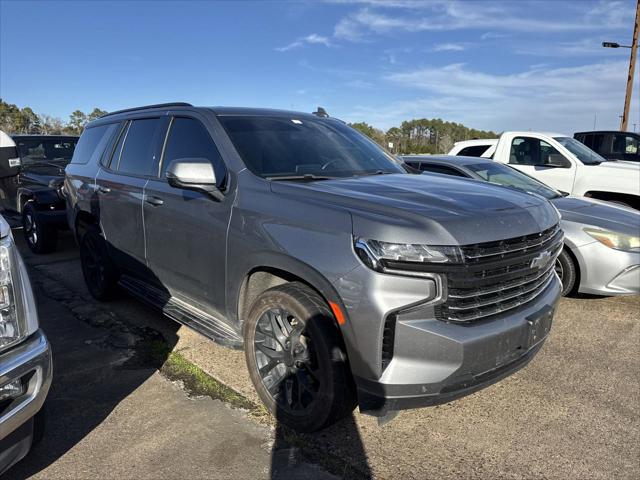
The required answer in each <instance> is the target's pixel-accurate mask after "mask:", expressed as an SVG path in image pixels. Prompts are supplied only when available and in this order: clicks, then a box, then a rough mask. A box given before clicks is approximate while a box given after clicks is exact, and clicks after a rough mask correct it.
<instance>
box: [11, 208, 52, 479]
mask: <svg viewBox="0 0 640 480" xmlns="http://www.w3.org/2000/svg"><path fill="white" fill-rule="evenodd" d="M51 374H52V369H51V348H50V346H49V343H48V341H47V338H46V337H45V335H44V333H42V330H40V329H39V327H38V312H37V310H36V302H35V299H34V296H33V291H32V290H31V283H30V282H29V276H28V274H27V270H26V268H25V265H24V262H23V261H22V258H21V257H20V253H19V252H18V249H17V248H16V246H15V244H14V242H13V236H12V234H11V229H10V228H9V225H8V223H7V222H6V221H5V220H4V218H2V217H1V216H0V475H1V474H2V473H4V472H5V471H6V470H7V469H8V468H10V467H11V466H12V465H14V464H15V463H16V462H18V461H20V460H21V459H22V458H23V457H24V456H25V455H26V454H27V452H28V451H29V449H30V448H31V445H32V444H33V443H35V442H37V441H38V440H40V438H41V437H42V434H43V416H42V412H41V408H42V404H43V403H44V400H45V397H46V396H47V392H48V391H49V386H50V385H51Z"/></svg>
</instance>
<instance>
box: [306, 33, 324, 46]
mask: <svg viewBox="0 0 640 480" xmlns="http://www.w3.org/2000/svg"><path fill="white" fill-rule="evenodd" d="M302 40H303V41H305V42H307V43H311V44H316V45H317V44H320V45H324V46H325V47H330V46H331V43H330V42H329V39H328V38H327V37H323V36H322V35H318V34H317V33H312V34H310V35H307V36H306V37H304V38H303V39H302Z"/></svg>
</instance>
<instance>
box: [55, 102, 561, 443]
mask: <svg viewBox="0 0 640 480" xmlns="http://www.w3.org/2000/svg"><path fill="white" fill-rule="evenodd" d="M65 190H66V198H67V203H68V205H67V207H68V209H67V215H68V221H69V225H70V227H71V228H72V230H73V231H74V232H75V235H76V238H77V241H78V243H79V245H80V255H81V262H82V269H83V273H84V277H85V280H86V283H87V286H88V289H89V291H90V292H91V294H92V295H93V296H94V297H96V298H97V299H100V300H102V299H107V298H109V297H110V296H112V295H113V293H114V291H115V289H116V286H117V285H119V286H121V287H124V288H125V289H127V290H128V291H130V292H132V293H133V294H134V295H136V296H138V297H140V298H141V299H144V300H145V301H147V302H150V303H151V304H153V305H155V306H157V307H159V308H160V309H162V311H163V312H164V313H165V314H166V315H168V316H169V317H171V318H173V319H175V320H177V321H178V322H181V323H183V324H185V325H188V326H189V327H192V328H194V329H195V330H197V331H199V332H201V333H202V334H204V335H206V336H208V337H210V338H212V339H214V340H216V341H218V342H220V343H223V344H225V345H228V346H231V347H236V348H244V351H245V355H246V361H247V366H248V369H249V373H250V376H251V380H252V381H253V383H254V385H255V388H256V390H257V392H258V394H259V395H260V397H261V399H262V400H263V401H264V403H265V405H266V406H267V408H268V409H269V410H270V411H271V412H272V413H273V414H274V415H275V416H276V417H277V419H278V420H279V421H281V422H282V423H284V424H286V425H288V426H290V427H293V428H294V429H297V430H301V431H314V430H318V429H321V428H323V427H325V426H328V425H330V424H332V423H333V422H335V421H337V420H338V419H340V418H341V417H344V416H346V415H349V414H350V413H351V412H352V410H353V408H354V407H355V406H356V405H359V407H360V409H361V411H363V412H368V413H371V414H373V415H377V416H387V415H391V414H393V412H395V411H397V410H401V409H405V408H414V407H420V406H426V405H434V404H439V403H443V402H447V401H449V400H452V399H454V398H457V397H460V396H463V395H466V394H469V393H471V392H474V391H476V390H478V389H481V388H483V387H485V386H487V385H489V384H491V383H493V382H496V381H498V380H500V379H501V378H503V377H505V376H507V375H509V374H511V373H513V372H514V371H516V370H518V369H519V368H520V367H522V366H524V365H525V364H526V363H527V362H528V361H529V360H530V359H531V358H532V357H533V356H534V355H535V354H536V352H537V351H538V350H539V349H540V347H541V346H542V343H543V341H544V339H545V338H546V336H547V334H548V332H549V329H550V327H551V322H552V317H553V313H554V309H555V306H556V302H557V301H558V298H559V295H560V284H559V281H558V278H557V276H556V274H555V273H554V269H553V266H554V261H555V258H556V256H557V255H558V253H559V252H560V250H561V249H562V238H563V233H562V231H561V230H560V229H559V227H558V221H559V216H558V213H557V211H556V210H555V209H554V208H553V207H552V206H551V205H550V204H549V203H548V202H547V201H546V200H545V199H543V198H541V197H537V196H533V195H527V194H524V193H521V192H517V191H513V190H510V189H507V188H504V187H500V186H495V185H490V184H482V183H479V182H475V181H473V180H462V179H455V178H445V177H442V178H435V177H426V176H421V175H409V174H407V171H406V170H404V169H403V167H402V166H401V165H400V164H399V163H398V162H397V161H396V159H394V158H393V157H391V156H390V155H388V154H387V153H386V152H385V151H383V150H382V149H380V148H379V147H378V146H377V145H375V144H374V143H373V142H371V141H370V140H368V139H367V138H366V137H364V136H362V135H360V134H359V133H358V132H356V131H355V130H353V129H351V128H350V127H348V126H347V125H345V124H344V123H343V122H341V121H339V120H337V119H333V118H321V117H319V116H314V115H311V114H304V113H299V112H287V111H275V110H261V109H247V108H204V107H192V106H191V105H188V104H182V103H180V104H164V105H155V106H150V107H142V108H136V109H130V110H125V111H120V112H115V113H111V114H108V115H106V116H103V117H101V118H99V119H98V120H95V121H93V122H91V123H90V124H89V125H88V126H87V128H86V129H85V131H84V133H83V134H82V136H81V138H80V141H79V143H78V146H77V148H76V150H75V153H74V156H73V159H72V161H71V163H70V164H69V165H68V166H67V168H66V180H65ZM387 418H388V417H387Z"/></svg>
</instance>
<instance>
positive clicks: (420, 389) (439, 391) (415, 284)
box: [343, 275, 561, 415]
mask: <svg viewBox="0 0 640 480" xmlns="http://www.w3.org/2000/svg"><path fill="white" fill-rule="evenodd" d="M386 277H388V278H381V277H378V280H379V281H380V282H381V284H380V285H377V287H382V289H379V290H378V289H376V290H377V295H373V296H372V297H369V298H371V299H373V300H372V301H371V302H368V303H366V304H364V305H363V304H362V303H358V304H357V305H358V308H353V307H354V306H355V305H354V304H353V303H352V302H351V301H350V300H349V298H348V297H347V299H345V306H346V307H347V311H348V312H349V321H350V323H352V324H353V326H352V327H355V328H354V330H355V329H357V330H356V331H353V332H351V331H348V330H350V329H351V328H352V327H351V326H350V327H349V329H348V330H347V331H346V332H345V333H346V335H345V339H346V343H347V348H348V351H349V352H348V353H349V361H350V362H351V367H352V371H353V373H354V377H355V380H356V384H357V387H358V399H359V403H360V409H361V410H362V411H366V412H368V413H371V414H374V415H385V414H386V413H387V412H389V411H394V410H402V409H407V408H416V407H422V406H427V405H436V404H440V403H445V402H448V401H450V400H453V399H455V398H458V397H461V396H464V395H467V394H469V393H472V392H474V391H477V390H479V389H481V388H484V387H486V386H488V385H490V384H492V383H494V382H497V381H498V380H500V379H502V378H504V377H506V376H508V375H510V374H512V373H513V372H515V371H517V370H518V369H520V368H522V367H523V366H525V365H526V364H527V363H528V362H529V361H530V360H531V359H532V358H533V356H534V355H535V354H536V353H537V352H538V350H539V349H540V348H541V346H542V344H543V342H544V340H545V339H546V336H547V334H548V332H549V329H550V327H551V322H552V318H553V314H554V311H555V306H556V303H557V302H558V300H559V298H560V290H561V289H560V282H559V280H558V278H557V277H556V276H555V275H554V276H553V279H552V281H551V282H550V283H549V285H548V286H547V287H546V288H545V289H544V290H543V291H542V292H541V293H540V294H539V295H538V296H537V297H536V298H535V299H534V300H532V301H530V302H528V303H527V304H525V305H524V306H521V307H518V308H516V309H513V310H510V311H507V312H504V313H502V314H500V315H495V316H493V317H489V318H488V319H486V320H481V321H477V322H471V323H446V322H442V321H440V320H437V319H436V318H435V315H434V307H433V306H432V305H431V304H429V303H427V304H424V306H420V304H419V303H418V304H413V306H412V300H413V299H414V297H413V295H412V294H415V295H417V296H420V295H421V296H422V297H423V298H424V296H425V295H427V296H428V295H429V293H430V292H433V289H434V288H435V285H432V284H430V282H429V281H428V280H415V279H408V278H402V277H393V278H392V277H391V276H386ZM390 283H392V284H396V285H399V286H400V287H399V288H396V289H390V287H391V285H390ZM389 289H390V290H389ZM343 298H345V297H343ZM352 298H353V297H352ZM415 299H416V300H417V299H418V298H415ZM394 302H395V303H396V305H397V306H399V305H398V304H403V305H402V307H400V308H395V309H392V310H391V314H392V315H394V321H395V326H394V328H395V331H394V336H393V356H392V358H391V360H390V361H389V362H388V364H387V365H384V364H383V363H382V362H378V361H377V359H376V358H374V356H375V355H376V353H378V354H379V352H380V351H381V349H384V345H383V340H381V339H380V337H382V338H384V332H379V335H380V336H379V337H378V341H377V342H374V340H373V339H372V338H371V337H372V335H366V334H365V333H364V332H363V331H361V330H360V328H362V326H363V323H362V320H363V319H362V318H361V317H360V312H362V311H369V312H370V313H373V310H374V309H373V308H372V305H377V307H378V310H383V309H385V307H388V306H389V305H391V306H392V307H394V306H396V305H392V303H394ZM350 307H351V308H350ZM393 310H396V312H397V313H395V314H394V313H393ZM384 317H386V318H387V319H388V318H389V311H387V313H386V314H385V315H384ZM371 318H372V317H369V322H368V329H369V330H370V331H371V330H374V324H373V323H372V322H371ZM378 318H380V317H378ZM348 323H349V322H348ZM345 326H346V325H345ZM343 332H344V328H343ZM358 334H359V335H358ZM365 342H369V348H365V345H364V344H365ZM354 343H356V345H354Z"/></svg>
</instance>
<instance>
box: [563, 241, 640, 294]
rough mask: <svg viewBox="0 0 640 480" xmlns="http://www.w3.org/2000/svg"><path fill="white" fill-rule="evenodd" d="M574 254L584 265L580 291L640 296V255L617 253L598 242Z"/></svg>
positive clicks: (581, 265)
mask: <svg viewBox="0 0 640 480" xmlns="http://www.w3.org/2000/svg"><path fill="white" fill-rule="evenodd" d="M571 251H572V252H573V254H574V255H575V257H576V259H577V260H578V264H579V266H580V287H579V288H578V291H579V292H581V293H590V294H593V295H638V294H640V253H638V252H623V251H621V250H614V249H613V248H609V247H607V246H606V245H603V244H602V243H600V242H597V241H596V242H592V243H589V244H587V245H583V246H582V247H579V248H576V249H572V250H571Z"/></svg>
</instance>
